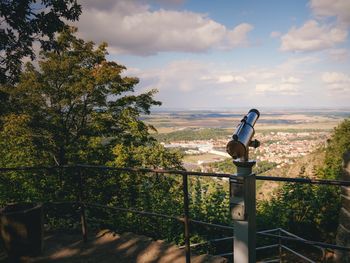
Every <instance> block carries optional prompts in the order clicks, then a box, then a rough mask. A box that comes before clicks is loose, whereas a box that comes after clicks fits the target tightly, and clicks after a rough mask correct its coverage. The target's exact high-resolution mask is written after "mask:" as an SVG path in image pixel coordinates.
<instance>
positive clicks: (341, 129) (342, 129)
mask: <svg viewBox="0 0 350 263" xmlns="http://www.w3.org/2000/svg"><path fill="white" fill-rule="evenodd" d="M347 151H350V119H346V120H344V121H343V122H342V123H340V124H339V125H338V126H337V127H336V128H335V129H334V131H333V134H332V137H331V139H330V140H329V141H328V146H327V148H326V161H325V166H324V168H323V169H322V170H321V172H322V175H323V177H325V178H329V179H339V178H340V175H341V173H342V161H343V159H342V158H343V154H344V153H345V152H347Z"/></svg>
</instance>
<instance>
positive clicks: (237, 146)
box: [226, 109, 260, 263]
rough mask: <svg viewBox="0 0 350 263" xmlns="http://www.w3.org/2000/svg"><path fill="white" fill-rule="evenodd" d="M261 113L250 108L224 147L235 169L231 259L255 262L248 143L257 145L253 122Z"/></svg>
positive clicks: (253, 194)
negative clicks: (254, 137)
mask: <svg viewBox="0 0 350 263" xmlns="http://www.w3.org/2000/svg"><path fill="white" fill-rule="evenodd" d="M259 116H260V113H259V111H258V110H256V109H251V110H250V111H249V112H248V114H247V115H246V116H244V118H243V119H242V120H241V123H240V124H239V125H238V126H237V128H236V131H235V132H234V134H233V135H232V138H231V140H230V141H229V142H228V143H227V146H226V151H227V152H228V154H230V155H231V156H232V158H233V159H234V160H233V163H234V164H235V165H236V167H237V173H236V174H233V175H232V176H230V212H231V216H232V219H233V220H234V229H235V233H234V241H233V247H234V248H233V251H234V253H233V262H234V263H238V262H239V263H253V262H256V251H255V247H256V192H255V191H256V184H255V180H256V178H255V174H254V173H253V172H252V168H253V166H254V165H255V161H254V160H249V154H248V153H249V147H255V148H256V147H259V145H260V143H259V141H257V140H252V139H253V136H254V133H255V131H254V125H255V123H256V121H257V120H258V118H259Z"/></svg>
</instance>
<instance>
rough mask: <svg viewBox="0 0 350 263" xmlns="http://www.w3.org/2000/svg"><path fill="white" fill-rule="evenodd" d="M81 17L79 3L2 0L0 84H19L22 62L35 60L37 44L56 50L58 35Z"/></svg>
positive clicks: (0, 13) (72, 1)
mask: <svg viewBox="0 0 350 263" xmlns="http://www.w3.org/2000/svg"><path fill="white" fill-rule="evenodd" d="M80 14H81V6H80V5H78V4H77V1H76V0H41V1H37V0H21V1H18V0H1V1H0V20H1V26H0V50H1V51H0V84H5V83H16V82H17V81H18V77H19V74H20V72H21V66H22V58H23V57H30V58H31V59H34V57H35V53H34V50H33V43H34V42H35V41H39V42H40V44H41V47H42V48H43V49H45V50H49V49H51V48H53V47H55V41H54V40H55V33H57V32H60V31H62V30H63V29H64V28H65V27H66V24H65V20H66V21H67V20H68V21H75V20H77V19H78V17H79V15H80Z"/></svg>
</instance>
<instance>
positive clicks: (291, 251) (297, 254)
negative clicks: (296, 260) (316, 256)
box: [281, 245, 316, 263]
mask: <svg viewBox="0 0 350 263" xmlns="http://www.w3.org/2000/svg"><path fill="white" fill-rule="evenodd" d="M281 247H282V248H283V249H285V250H287V251H289V252H290V253H292V254H294V255H296V256H298V257H300V258H302V259H304V260H306V261H307V262H310V263H316V262H315V261H313V260H311V259H309V258H308V257H305V256H304V255H302V254H300V253H298V252H296V251H295V250H293V249H291V248H289V247H287V246H285V245H281Z"/></svg>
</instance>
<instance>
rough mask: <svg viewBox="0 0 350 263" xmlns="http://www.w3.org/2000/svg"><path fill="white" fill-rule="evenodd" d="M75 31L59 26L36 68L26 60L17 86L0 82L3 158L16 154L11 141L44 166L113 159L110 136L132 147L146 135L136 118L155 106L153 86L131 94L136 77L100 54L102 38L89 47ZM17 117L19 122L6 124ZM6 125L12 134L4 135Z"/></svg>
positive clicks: (144, 140) (143, 141) (145, 139)
mask: <svg viewBox="0 0 350 263" xmlns="http://www.w3.org/2000/svg"><path fill="white" fill-rule="evenodd" d="M74 32H75V30H74V29H71V30H65V31H63V32H62V33H61V34H60V35H59V36H58V38H57V39H56V41H57V47H56V50H55V51H43V52H42V53H41V54H42V60H41V61H39V67H40V69H39V70H38V69H36V68H35V67H34V66H33V65H32V64H30V63H28V64H27V65H26V69H25V71H24V72H23V73H22V74H21V77H20V82H19V83H18V85H16V86H13V87H11V88H6V87H2V90H3V91H4V92H6V93H7V94H8V95H9V101H10V102H11V109H10V110H9V113H8V114H7V115H5V116H3V117H2V122H3V123H4V127H5V128H6V127H11V131H10V129H9V128H6V129H5V128H4V129H2V130H1V131H0V137H3V138H4V139H3V140H1V144H3V147H2V148H1V149H0V153H1V158H3V159H4V160H9V159H10V158H12V157H11V156H14V155H17V154H18V153H19V151H18V149H19V148H18V147H19V146H18V147H13V146H14V144H16V142H12V140H20V141H23V143H26V144H28V147H22V149H21V151H23V152H25V155H28V156H29V157H30V158H32V159H35V156H38V157H42V156H46V157H47V158H37V159H36V160H31V162H32V163H36V164H46V165H54V164H56V165H64V164H71V163H91V164H105V163H106V162H107V161H112V160H113V154H112V149H113V147H114V146H115V145H116V144H117V143H118V144H123V145H129V146H130V145H133V146H136V147H137V146H140V145H145V144H146V143H147V142H149V141H151V138H150V136H149V133H148V127H147V126H146V124H144V123H143V122H142V121H140V119H139V117H140V114H149V113H150V108H151V106H153V105H160V102H158V101H155V100H153V98H152V97H153V95H154V93H155V92H156V91H155V90H151V91H149V92H146V93H143V94H140V95H135V94H134V93H133V92H134V86H135V85H136V84H137V83H138V79H137V78H130V77H124V76H122V75H121V74H122V72H123V71H124V70H125V67H124V66H121V65H119V64H117V63H115V62H109V61H107V60H106V55H107V51H106V44H104V43H103V44H101V45H99V46H98V47H95V45H94V43H92V42H85V41H83V40H82V39H78V38H76V37H75V36H74ZM21 116H25V123H23V125H25V126H26V129H23V125H22V126H21V125H11V122H13V121H17V122H19V121H18V120H19V119H21V118H22V119H23V118H24V117H21ZM21 127H22V128H21ZM16 129H18V131H16ZM9 132H11V133H12V134H16V136H15V137H16V138H13V139H10V140H5V138H7V137H8V136H9ZM6 136H7V137H6ZM29 144H30V145H29ZM22 146H25V145H22ZM33 152H35V153H36V154H35V155H32V153H33ZM1 158H0V159H1ZM21 158H22V157H21ZM23 158H24V157H23ZM28 162H29V161H28V160H24V163H23V164H27V163H28ZM2 163H4V162H2ZM18 164H19V163H17V165H18ZM28 164H29V163H28Z"/></svg>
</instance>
